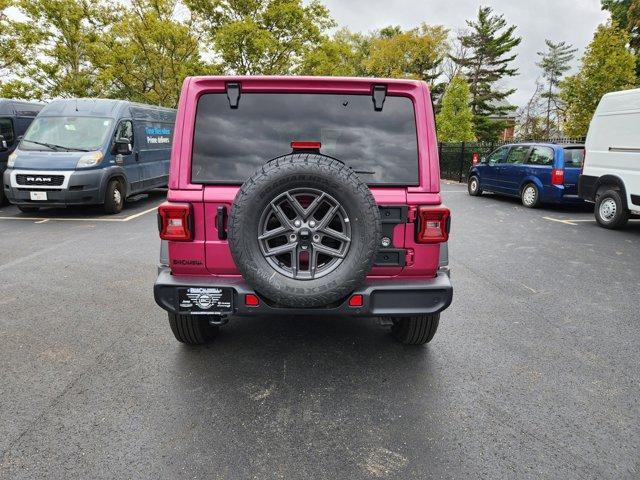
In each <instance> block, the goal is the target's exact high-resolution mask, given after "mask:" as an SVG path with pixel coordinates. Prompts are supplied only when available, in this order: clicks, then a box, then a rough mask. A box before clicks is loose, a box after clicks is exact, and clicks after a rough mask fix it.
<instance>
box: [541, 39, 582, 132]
mask: <svg viewBox="0 0 640 480" xmlns="http://www.w3.org/2000/svg"><path fill="white" fill-rule="evenodd" d="M545 43H546V45H547V50H546V51H545V52H538V55H539V56H540V57H541V60H540V62H539V63H537V64H536V65H537V66H538V67H540V68H541V69H542V77H543V78H544V79H545V80H546V81H547V90H546V92H544V93H543V94H542V95H541V97H542V98H544V99H545V100H546V101H547V108H546V122H545V125H546V136H547V137H549V136H550V135H551V125H552V118H551V110H552V105H553V106H554V107H555V113H556V115H555V116H556V120H557V118H558V108H557V105H558V92H557V88H558V85H559V84H560V80H561V79H562V76H563V75H564V74H565V73H566V72H567V71H569V69H570V68H571V61H572V60H573V58H574V56H575V53H576V52H577V51H578V50H577V49H576V48H572V45H567V44H566V43H565V42H560V43H553V42H552V41H551V40H545Z"/></svg>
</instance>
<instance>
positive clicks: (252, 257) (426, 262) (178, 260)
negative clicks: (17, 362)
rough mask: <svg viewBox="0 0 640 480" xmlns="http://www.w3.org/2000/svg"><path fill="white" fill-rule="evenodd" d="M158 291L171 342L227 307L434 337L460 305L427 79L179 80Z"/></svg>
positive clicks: (195, 334)
mask: <svg viewBox="0 0 640 480" xmlns="http://www.w3.org/2000/svg"><path fill="white" fill-rule="evenodd" d="M177 123H178V124H179V125H181V128H180V129H179V130H178V131H176V136H175V143H174V146H173V151H172V157H171V172H170V177H169V192H168V202H167V203H165V204H163V205H161V206H160V207H159V213H158V215H159V228H160V238H161V239H163V242H164V243H163V247H162V249H161V259H160V267H159V275H158V278H157V280H156V283H155V288H154V293H155V300H156V302H157V303H158V305H159V306H160V307H162V308H163V309H165V310H167V312H168V315H169V323H170V325H171V329H172V330H173V333H174V335H175V337H176V338H177V339H178V340H179V341H181V342H184V343H188V344H199V343H204V342H207V341H209V340H211V339H212V338H213V337H214V336H215V334H216V332H217V330H218V327H219V326H220V325H222V324H224V323H226V321H227V320H228V318H229V316H231V315H236V316H254V315H267V314H277V315H287V314H289V315H292V314H293V315H305V316H311V315H322V316H325V317H326V316H340V317H343V316H377V317H386V318H387V319H388V320H390V323H392V324H393V327H392V332H393V334H394V335H395V337H396V338H397V339H398V340H399V341H400V342H403V343H405V344H424V343H426V342H429V341H430V340H431V339H432V338H433V335H434V334H435V332H436V329H437V327H438V323H439V318H440V312H441V311H442V310H444V309H445V308H447V307H448V306H449V304H450V303H451V298H452V286H451V282H450V279H449V272H448V267H447V265H448V255H447V240H448V236H449V221H450V212H449V210H448V209H447V208H446V207H444V206H443V205H442V203H441V197H440V193H439V189H440V178H439V163H438V155H437V152H438V151H437V144H436V134H435V128H434V117H433V111H432V107H431V101H430V95H429V91H428V87H427V85H426V83H424V82H420V81H413V80H372V79H366V78H320V77H317V78H310V77H258V76H256V77H196V78H188V79H186V80H185V82H184V86H183V89H182V94H181V97H180V104H179V106H178V116H177Z"/></svg>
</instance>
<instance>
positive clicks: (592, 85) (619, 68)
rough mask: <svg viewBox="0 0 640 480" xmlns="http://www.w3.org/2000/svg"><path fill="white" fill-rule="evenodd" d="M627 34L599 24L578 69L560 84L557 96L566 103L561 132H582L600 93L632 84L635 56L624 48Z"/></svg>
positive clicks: (598, 99)
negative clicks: (564, 119) (563, 126)
mask: <svg viewBox="0 0 640 480" xmlns="http://www.w3.org/2000/svg"><path fill="white" fill-rule="evenodd" d="M628 43H629V34H628V33H627V32H625V31H623V30H620V29H619V28H618V27H617V25H616V24H615V23H609V24H606V25H600V26H599V27H598V29H597V30H596V33H595V35H594V37H593V40H592V41H591V43H590V44H589V46H588V47H587V49H586V51H585V54H584V56H583V57H582V62H581V65H580V71H579V72H578V73H577V74H576V75H573V76H570V77H567V78H565V79H564V80H563V81H562V82H561V84H560V98H561V100H562V101H563V102H564V103H565V104H566V105H567V110H566V121H565V128H564V129H565V133H566V134H567V135H568V136H570V137H582V136H584V135H586V133H587V130H588V128H589V123H590V122H591V117H592V116H593V112H594V111H595V109H596V107H597V106H598V102H599V101H600V98H601V97H602V95H604V94H605V93H608V92H613V91H618V90H626V89H629V88H633V87H634V86H635V84H636V74H635V58H634V55H633V54H632V53H631V52H630V51H629V50H628V48H627V45H628Z"/></svg>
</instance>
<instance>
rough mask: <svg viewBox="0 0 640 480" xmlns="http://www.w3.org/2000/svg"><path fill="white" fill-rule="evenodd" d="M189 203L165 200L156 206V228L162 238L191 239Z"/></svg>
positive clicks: (173, 239) (174, 239) (185, 240)
mask: <svg viewBox="0 0 640 480" xmlns="http://www.w3.org/2000/svg"><path fill="white" fill-rule="evenodd" d="M191 219H192V215H191V204H190V203H170V202H165V203H163V204H162V205H160V206H159V207H158V229H159V230H160V238H161V239H162V240H172V241H178V242H180V241H182V242H187V241H189V240H193V226H192V223H191Z"/></svg>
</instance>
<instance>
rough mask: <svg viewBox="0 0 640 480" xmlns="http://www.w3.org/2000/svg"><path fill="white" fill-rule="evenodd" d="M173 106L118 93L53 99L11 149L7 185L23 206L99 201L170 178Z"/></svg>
mask: <svg viewBox="0 0 640 480" xmlns="http://www.w3.org/2000/svg"><path fill="white" fill-rule="evenodd" d="M174 123H175V110H172V109H169V108H161V107H154V106H151V105H142V104H138V103H132V102H127V101H123V100H104V99H93V98H85V99H66V100H55V101H53V102H51V103H49V104H48V105H47V106H46V107H45V108H43V109H42V111H41V112H40V114H39V115H38V117H37V118H36V120H35V121H34V122H33V123H32V124H31V126H30V127H29V129H28V130H27V132H26V133H25V135H24V137H23V138H22V140H21V141H20V145H19V146H18V148H17V149H16V150H15V151H14V152H13V153H12V154H11V155H10V156H9V161H8V168H7V170H6V172H5V173H4V191H5V195H6V196H7V198H8V199H9V201H10V202H11V203H15V204H16V205H18V208H20V210H22V211H24V212H31V211H35V210H38V208H40V207H45V206H46V207H53V206H55V207H64V206H69V205H103V206H104V209H105V211H107V212H108V213H118V212H120V211H121V210H122V208H123V206H124V202H125V199H126V198H127V197H129V196H131V195H134V194H138V193H142V192H146V191H148V190H151V189H153V188H156V187H160V186H164V185H166V184H167V180H168V174H169V157H170V152H171V144H172V138H173V128H174Z"/></svg>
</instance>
